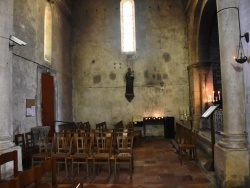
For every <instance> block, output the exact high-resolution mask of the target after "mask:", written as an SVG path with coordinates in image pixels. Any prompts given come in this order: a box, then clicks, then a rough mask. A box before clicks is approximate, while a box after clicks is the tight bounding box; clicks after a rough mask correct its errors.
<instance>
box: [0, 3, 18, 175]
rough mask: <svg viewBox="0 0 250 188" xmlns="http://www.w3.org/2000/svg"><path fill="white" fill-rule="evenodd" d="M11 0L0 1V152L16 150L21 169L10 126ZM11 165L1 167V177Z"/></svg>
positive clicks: (6, 173)
mask: <svg viewBox="0 0 250 188" xmlns="http://www.w3.org/2000/svg"><path fill="white" fill-rule="evenodd" d="M13 9H14V7H13V0H1V1H0V91H1V94H0V121H1V122H0V154H1V153H5V152H9V151H12V150H18V157H19V162H18V166H19V168H18V169H19V170H22V156H21V148H20V147H17V146H15V144H14V143H13V138H12V136H11V135H12V134H13V126H12V103H11V98H12V49H11V48H10V47H9V36H10V35H11V34H13V33H12V32H13ZM11 168H13V165H12V166H11V164H7V165H5V166H3V167H2V171H1V172H2V173H3V174H2V175H3V177H6V176H8V175H9V174H8V172H9V171H10V169H11Z"/></svg>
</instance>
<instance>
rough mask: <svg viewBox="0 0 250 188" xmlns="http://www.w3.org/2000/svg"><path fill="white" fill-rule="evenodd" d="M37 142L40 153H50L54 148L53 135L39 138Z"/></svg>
mask: <svg viewBox="0 0 250 188" xmlns="http://www.w3.org/2000/svg"><path fill="white" fill-rule="evenodd" d="M38 144H39V152H40V153H50V152H52V151H53V149H54V138H53V137H42V138H39V142H38Z"/></svg>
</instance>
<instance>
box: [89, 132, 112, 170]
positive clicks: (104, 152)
mask: <svg viewBox="0 0 250 188" xmlns="http://www.w3.org/2000/svg"><path fill="white" fill-rule="evenodd" d="M96 144H97V153H95V154H93V155H92V157H93V175H95V167H96V165H98V171H99V165H103V164H106V165H108V170H109V175H110V173H111V169H110V168H111V167H110V157H111V154H112V136H110V135H107V136H101V137H97V138H96Z"/></svg>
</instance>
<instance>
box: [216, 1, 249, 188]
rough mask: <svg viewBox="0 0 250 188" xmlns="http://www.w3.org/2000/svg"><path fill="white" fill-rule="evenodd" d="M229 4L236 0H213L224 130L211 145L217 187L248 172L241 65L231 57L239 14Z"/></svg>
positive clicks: (236, 183)
mask: <svg viewBox="0 0 250 188" xmlns="http://www.w3.org/2000/svg"><path fill="white" fill-rule="evenodd" d="M232 7H239V0H217V11H218V13H217V16H218V28H219V42H220V58H221V60H220V61H221V76H222V91H223V92H222V94H223V96H222V97H223V122H224V130H223V133H222V139H221V141H220V142H219V143H217V144H216V145H215V170H216V175H217V180H218V184H219V185H220V186H221V187H237V186H244V185H245V182H244V177H245V176H249V159H248V158H249V155H248V150H247V135H246V132H245V130H246V122H245V105H244V80H243V69H242V68H243V67H242V65H240V64H238V63H236V62H235V60H234V59H233V57H234V56H236V53H237V46H238V44H239V36H240V32H239V21H238V18H239V17H238V16H239V15H238V10H237V8H232Z"/></svg>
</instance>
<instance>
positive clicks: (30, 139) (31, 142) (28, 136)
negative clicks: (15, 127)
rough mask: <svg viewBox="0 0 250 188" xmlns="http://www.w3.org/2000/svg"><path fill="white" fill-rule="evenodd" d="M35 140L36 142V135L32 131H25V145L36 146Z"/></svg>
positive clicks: (28, 146) (27, 146)
mask: <svg viewBox="0 0 250 188" xmlns="http://www.w3.org/2000/svg"><path fill="white" fill-rule="evenodd" d="M34 146H35V142H34V136H33V133H32V132H26V133H25V147H26V149H29V148H34Z"/></svg>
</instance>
